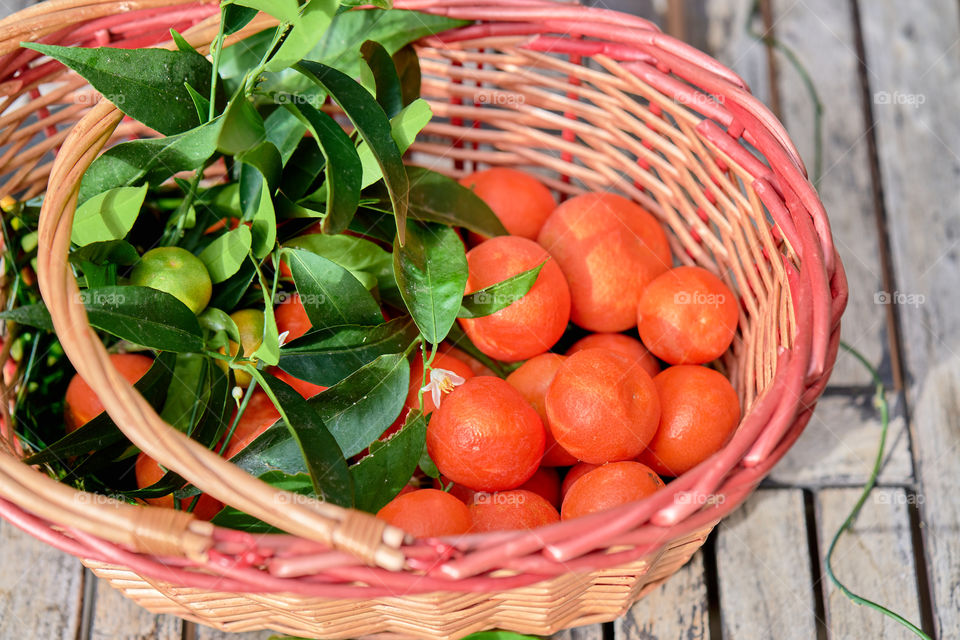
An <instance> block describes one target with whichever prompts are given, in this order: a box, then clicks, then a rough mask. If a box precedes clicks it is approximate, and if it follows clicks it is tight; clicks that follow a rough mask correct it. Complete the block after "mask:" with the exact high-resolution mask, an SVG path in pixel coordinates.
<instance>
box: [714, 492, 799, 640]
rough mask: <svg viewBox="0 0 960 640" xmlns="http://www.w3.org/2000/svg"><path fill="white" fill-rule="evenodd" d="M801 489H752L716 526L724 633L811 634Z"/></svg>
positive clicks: (779, 638) (760, 635) (784, 636)
mask: <svg viewBox="0 0 960 640" xmlns="http://www.w3.org/2000/svg"><path fill="white" fill-rule="evenodd" d="M807 549H808V544H807V524H806V516H805V507H804V502H803V493H802V491H800V490H797V489H782V490H767V489H761V490H759V491H757V492H756V493H755V494H754V495H753V496H752V497H751V498H750V499H749V500H748V501H747V502H746V504H744V505H743V507H741V508H740V509H739V510H738V511H736V512H734V513H733V514H731V515H730V516H729V517H727V518H726V519H725V520H724V521H723V522H722V523H720V526H719V527H718V528H717V574H718V581H719V585H720V618H721V622H722V625H723V637H724V638H731V639H733V638H776V639H777V640H787V639H790V638H797V639H798V640H801V639H802V640H808V639H809V638H815V637H817V633H816V605H815V601H814V597H813V586H812V585H813V580H812V579H811V575H812V572H811V569H810V558H809V555H808V552H807Z"/></svg>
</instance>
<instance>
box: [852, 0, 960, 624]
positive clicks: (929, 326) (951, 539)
mask: <svg viewBox="0 0 960 640" xmlns="http://www.w3.org/2000/svg"><path fill="white" fill-rule="evenodd" d="M860 18H861V24H862V30H863V43H864V50H865V59H866V67H867V69H868V76H867V79H868V81H869V83H870V90H871V94H872V96H873V98H874V100H873V104H872V108H873V117H874V121H875V124H876V129H875V132H876V139H877V155H878V161H879V169H880V175H881V177H882V180H883V190H884V191H883V193H884V204H885V210H886V215H887V222H888V226H889V229H890V243H891V251H892V254H893V255H892V257H893V263H894V273H895V276H896V282H897V289H898V292H897V294H898V296H897V298H896V301H897V302H899V303H900V304H898V305H897V311H898V312H899V317H900V322H901V326H902V334H903V341H904V362H905V366H906V369H907V375H908V382H909V385H908V396H907V399H908V401H910V404H911V414H912V415H913V420H914V431H915V434H916V438H915V440H914V447H915V456H916V458H917V473H918V476H919V480H920V483H921V489H920V491H921V494H920V495H922V496H923V497H924V504H923V507H922V509H921V513H922V517H923V520H924V524H925V529H924V541H925V545H926V553H927V556H928V561H927V564H928V566H929V573H930V579H931V582H932V590H933V602H934V609H935V614H934V615H935V622H936V624H937V627H938V635H939V636H940V637H944V638H946V637H952V636H957V635H958V634H960V581H958V577H957V567H958V566H960V537H958V536H957V527H958V523H960V501H958V500H957V497H956V491H957V489H956V478H957V469H958V468H960V448H958V447H957V443H958V441H960V406H958V403H957V397H958V391H960V356H958V355H957V354H960V314H958V313H957V305H958V302H960V296H958V289H957V283H958V282H960V252H958V238H960V216H957V201H958V196H960V181H958V176H960V157H958V155H957V149H960V120H958V119H957V117H956V105H957V104H960V74H958V73H957V69H958V67H960V48H958V47H957V42H958V41H960V16H958V6H957V3H956V2H954V1H953V0H927V1H926V2H923V3H920V4H919V5H918V6H916V7H911V10H910V11H905V10H904V7H903V4H902V3H900V2H896V1H895V0H874V1H872V2H870V3H869V7H863V8H862V10H861V16H860Z"/></svg>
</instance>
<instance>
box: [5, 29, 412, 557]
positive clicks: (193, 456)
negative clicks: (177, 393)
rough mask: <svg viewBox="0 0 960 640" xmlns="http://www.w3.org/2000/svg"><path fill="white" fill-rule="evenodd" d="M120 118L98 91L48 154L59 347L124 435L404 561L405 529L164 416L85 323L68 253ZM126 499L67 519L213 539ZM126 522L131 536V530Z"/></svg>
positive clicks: (274, 515)
mask: <svg viewBox="0 0 960 640" xmlns="http://www.w3.org/2000/svg"><path fill="white" fill-rule="evenodd" d="M261 18H263V16H261ZM218 22H219V16H218V15H215V16H213V17H212V18H211V19H208V20H206V21H204V22H203V23H200V24H199V25H197V26H196V27H194V28H193V29H191V30H189V31H188V32H187V33H185V34H184V35H185V37H187V39H188V40H189V41H191V42H192V43H193V44H195V45H196V46H198V48H199V49H200V50H201V51H203V47H202V44H203V43H204V42H209V41H210V39H211V38H212V34H213V33H215V32H216V29H217V26H218ZM268 23H269V24H273V23H274V22H273V21H270V20H263V19H260V20H255V21H254V22H252V23H250V24H249V25H247V27H246V28H245V29H244V30H242V31H240V32H238V33H236V34H234V35H233V36H232V39H233V40H236V39H239V38H242V37H244V36H246V35H248V34H250V33H252V32H254V31H255V30H260V29H263V28H265V27H266V26H269V24H268ZM168 46H170V47H172V46H173V45H172V43H169V44H168ZM122 117H123V114H122V113H121V112H120V111H119V110H118V109H117V108H116V107H115V106H114V105H113V104H111V103H110V102H108V101H107V100H106V99H103V100H101V101H100V102H99V103H98V104H97V105H96V106H95V107H94V108H93V109H91V111H90V112H89V113H87V115H86V116H84V117H83V119H81V120H80V121H79V122H78V123H77V124H76V125H75V126H74V128H73V129H72V130H71V131H70V133H69V135H68V136H67V138H66V140H65V141H64V144H63V147H62V149H61V151H60V152H59V153H58V154H57V156H56V158H55V160H54V164H53V168H52V170H51V173H50V179H49V181H48V191H47V195H46V197H45V199H44V202H43V206H42V208H41V213H40V224H39V238H40V240H39V244H40V247H39V253H38V260H37V275H38V282H39V286H40V291H41V294H42V296H43V299H44V301H45V302H46V304H47V307H48V308H49V310H50V315H51V318H52V320H53V325H54V328H55V330H56V332H57V335H58V336H59V337H60V340H61V343H62V345H63V348H64V352H65V353H66V354H67V356H68V357H69V358H70V361H71V362H72V363H73V364H74V366H75V367H76V369H77V371H78V372H79V373H80V375H81V376H82V377H83V378H84V379H85V380H86V381H87V382H88V383H89V384H90V386H91V387H93V388H94V389H97V390H98V395H100V397H101V400H102V401H103V404H104V407H105V409H106V411H107V413H108V414H109V415H110V417H111V418H113V420H114V422H115V423H116V424H117V425H118V426H119V428H120V429H121V431H123V433H124V434H125V435H126V436H127V437H128V438H129V439H130V441H131V442H132V443H133V444H134V445H136V446H137V447H138V448H140V450H141V451H143V452H144V453H146V454H147V455H148V456H150V457H152V458H154V459H156V460H160V461H161V462H162V463H163V465H164V466H165V467H167V468H169V469H170V470H172V471H174V472H175V473H177V474H179V475H180V476H182V477H183V478H184V479H186V480H187V481H188V482H190V483H192V484H194V485H196V486H197V487H198V488H200V489H201V490H202V491H205V492H208V493H210V494H211V495H213V496H214V497H216V498H217V499H220V500H223V501H224V502H226V503H228V504H230V505H232V506H234V507H236V508H238V509H241V510H243V511H244V512H246V513H249V514H250V515H252V516H254V517H256V518H259V519H260V520H263V521H264V522H267V523H268V524H270V525H272V526H275V527H277V528H279V529H282V530H284V531H288V532H290V533H292V534H295V535H298V536H301V537H303V538H307V539H310V540H314V541H316V542H320V543H322V544H325V545H327V546H329V547H331V548H334V549H338V550H341V551H344V552H347V553H350V554H351V555H353V556H355V557H357V558H358V559H359V560H361V561H363V562H364V563H366V564H369V565H376V566H380V567H383V568H385V569H390V570H398V569H400V568H402V567H403V566H404V564H405V558H404V555H403V553H402V552H401V551H400V546H401V545H402V544H403V542H404V541H405V540H406V535H405V534H404V532H403V531H401V530H400V529H397V528H396V527H393V526H390V525H387V524H386V523H385V522H383V521H382V520H379V519H377V518H376V517H374V516H372V515H370V514H367V513H363V512H359V511H354V510H350V509H344V508H342V507H339V506H336V505H333V504H328V503H324V502H321V501H319V500H315V499H306V498H304V497H303V496H299V495H295V494H291V493H289V492H286V491H282V490H279V489H276V488H274V487H271V486H270V485H268V484H266V483H265V482H263V481H261V480H259V479H257V478H254V477H252V476H250V475H249V474H247V473H246V472H245V471H243V470H241V469H239V468H238V467H236V466H235V465H233V464H231V463H230V462H228V461H227V460H225V459H223V458H222V457H221V456H219V455H217V454H216V453H214V452H212V451H210V450H209V449H207V448H206V447H204V446H203V445H201V444H200V443H199V442H196V441H194V440H191V439H190V438H189V437H187V436H186V435H185V434H183V433H180V432H179V431H177V430H176V429H174V428H173V427H171V426H170V425H168V424H167V423H165V422H164V421H163V420H162V419H161V418H160V417H159V416H158V415H157V413H156V411H155V410H154V409H153V407H151V406H150V405H149V403H147V401H146V400H144V398H143V397H142V396H141V395H140V394H139V393H138V392H137V391H136V390H135V389H134V388H133V387H132V385H130V383H128V382H127V381H126V380H125V379H123V378H122V377H121V376H120V374H119V373H118V372H117V371H116V369H115V368H114V367H113V365H112V364H111V362H110V360H109V356H108V354H107V351H106V349H105V348H104V346H103V344H102V343H101V342H100V340H99V338H98V337H97V335H96V334H95V333H94V331H93V330H92V329H91V328H90V325H89V322H88V320H87V314H86V309H85V308H84V306H83V304H82V303H81V302H80V299H79V293H80V291H79V288H78V287H77V283H76V281H75V279H74V278H73V275H72V273H71V271H70V269H69V267H68V263H67V254H68V251H69V247H70V232H71V228H72V225H73V215H74V211H75V209H76V204H77V194H78V190H79V185H80V180H81V178H82V177H83V173H84V172H85V171H86V169H87V168H88V167H89V166H90V164H91V163H92V162H93V160H94V159H95V158H96V157H97V155H98V154H99V152H100V151H101V150H102V149H103V147H104V146H105V145H106V144H107V142H108V140H109V139H110V137H111V134H112V132H113V131H114V129H115V128H116V127H117V125H118V124H119V123H120V121H121V119H122ZM51 482H52V480H51ZM48 484H49V483H48ZM64 489H65V490H66V491H68V492H70V493H71V495H72V494H73V493H74V492H72V491H71V490H70V489H67V488H66V487H64ZM18 495H19V494H18ZM43 495H44V496H46V495H48V493H44V494H43ZM50 495H53V494H50ZM63 500H64V498H63V497H62V496H61V497H60V498H59V503H58V504H61V506H62V501H63ZM34 502H35V498H34ZM17 503H18V504H20V506H22V507H23V508H26V509H27V510H30V511H35V512H39V510H40V509H37V508H36V507H35V506H33V505H32V504H31V503H30V502H27V503H23V502H21V501H20V500H17ZM48 504H49V503H48ZM48 504H45V505H44V507H43V508H46V506H48ZM127 506H128V507H129V508H118V505H117V504H99V503H93V504H92V505H90V506H89V507H88V508H87V509H86V511H87V512H88V515H86V517H84V518H73V519H71V520H69V521H70V522H71V523H76V524H77V528H78V529H80V530H83V531H86V532H89V533H91V534H94V535H99V536H101V537H105V538H107V539H110V540H112V541H116V542H123V543H124V544H128V545H129V546H131V547H132V548H134V549H136V550H138V551H142V552H144V553H156V552H157V551H158V550H167V551H177V552H178V553H182V554H187V553H195V552H196V547H197V545H198V543H197V540H196V539H195V538H194V536H195V534H198V533H199V535H201V536H203V538H204V541H203V544H202V545H200V546H201V547H203V548H204V550H205V549H207V548H209V546H210V544H212V528H210V529H209V530H208V531H207V530H206V529H204V528H203V527H201V528H200V529H197V528H196V527H195V526H194V525H193V524H192V520H193V516H192V515H189V514H176V515H173V516H171V515H170V514H163V515H162V516H160V515H157V512H156V508H151V507H135V506H131V505H127ZM94 512H95V513H96V515H95V516H94V515H93V513H94ZM58 515H64V514H63V513H62V512H58ZM117 518H119V522H120V525H121V526H120V531H118V532H117V533H116V534H114V533H112V532H110V531H105V530H104V528H103V527H100V526H98V525H99V523H100V522H110V523H116V522H117ZM130 531H134V532H136V535H132V536H131V535H130ZM171 532H172V533H173V535H171Z"/></svg>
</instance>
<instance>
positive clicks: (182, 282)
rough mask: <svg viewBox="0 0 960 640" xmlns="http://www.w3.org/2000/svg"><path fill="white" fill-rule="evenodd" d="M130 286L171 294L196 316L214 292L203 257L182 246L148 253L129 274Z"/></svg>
mask: <svg viewBox="0 0 960 640" xmlns="http://www.w3.org/2000/svg"><path fill="white" fill-rule="evenodd" d="M130 284H132V285H138V286H141V287H150V288H151V289H158V290H159V291H164V292H166V293H169V294H170V295H172V296H173V297H174V298H176V299H177V300H179V301H180V302H182V303H183V304H185V305H187V306H188V307H189V308H190V310H191V311H193V312H194V313H200V312H201V311H203V310H204V309H205V308H206V306H207V303H208V302H210V295H211V294H212V293H213V283H212V282H210V274H209V273H207V267H206V266H204V264H203V262H202V261H201V260H200V258H198V257H197V256H195V255H193V254H192V253H190V252H189V251H187V250H186V249H181V248H180V247H157V248H156V249H151V250H150V251H147V252H146V253H145V254H143V256H142V257H141V258H140V262H138V263H137V264H136V266H134V268H133V271H132V272H131V273H130Z"/></svg>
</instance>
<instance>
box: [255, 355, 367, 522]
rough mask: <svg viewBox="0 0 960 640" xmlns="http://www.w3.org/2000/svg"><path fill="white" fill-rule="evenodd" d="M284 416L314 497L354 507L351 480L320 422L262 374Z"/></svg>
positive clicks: (289, 390)
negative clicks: (308, 477)
mask: <svg viewBox="0 0 960 640" xmlns="http://www.w3.org/2000/svg"><path fill="white" fill-rule="evenodd" d="M262 375H263V378H264V380H265V381H266V383H267V384H268V385H269V387H270V390H271V391H272V392H273V394H274V395H275V396H276V398H277V401H278V402H279V403H280V406H281V407H282V408H283V413H284V414H285V415H286V417H287V420H286V426H287V430H288V433H289V434H290V436H291V437H292V438H293V440H294V441H295V442H296V443H297V445H298V448H299V449H300V453H301V455H302V457H303V461H304V463H305V465H306V469H307V471H308V472H309V474H310V480H311V482H312V483H313V490H314V493H315V495H316V496H317V497H318V498H320V499H321V500H324V501H325V502H332V503H333V504H338V505H340V506H342V507H352V506H353V480H352V479H351V477H350V471H349V470H348V469H347V461H346V459H345V458H344V457H343V452H341V451H340V446H339V445H338V444H337V440H336V439H335V438H334V437H333V435H332V434H331V433H330V431H329V430H328V429H327V426H326V425H325V424H324V422H323V420H322V419H321V418H320V416H319V415H317V412H316V411H315V410H314V408H313V407H311V406H310V405H309V404H308V403H307V401H306V400H304V399H303V397H302V396H301V395H300V394H299V393H297V392H296V391H295V390H294V389H293V387H291V386H290V385H288V384H287V383H285V382H283V381H282V380H280V379H278V378H275V377H273V376H271V375H270V374H268V373H263V374H262Z"/></svg>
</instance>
